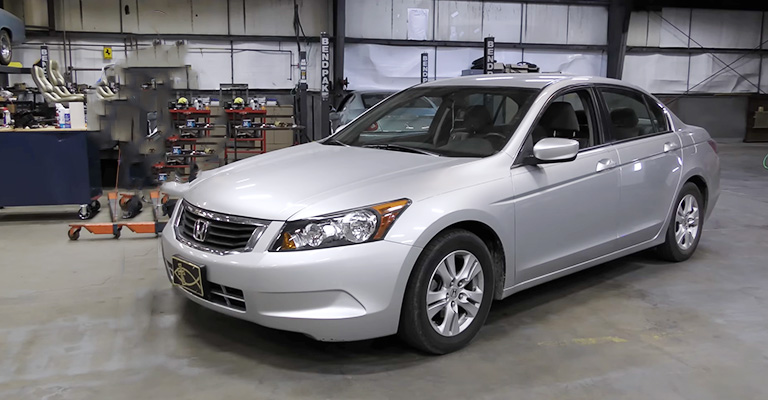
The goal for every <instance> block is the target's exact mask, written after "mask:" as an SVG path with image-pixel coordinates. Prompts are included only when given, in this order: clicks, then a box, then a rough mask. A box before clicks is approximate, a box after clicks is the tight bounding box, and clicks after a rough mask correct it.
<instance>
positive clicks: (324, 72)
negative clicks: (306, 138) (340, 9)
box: [305, 32, 331, 139]
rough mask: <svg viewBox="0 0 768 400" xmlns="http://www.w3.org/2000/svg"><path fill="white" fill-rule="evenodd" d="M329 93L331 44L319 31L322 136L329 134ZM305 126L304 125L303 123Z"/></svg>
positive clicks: (326, 36) (323, 33)
mask: <svg viewBox="0 0 768 400" xmlns="http://www.w3.org/2000/svg"><path fill="white" fill-rule="evenodd" d="M330 95H331V44H330V40H329V39H328V33H327V32H321V33H320V100H321V102H320V132H319V135H317V134H316V135H314V136H315V137H317V136H320V137H319V138H318V139H320V138H324V137H326V136H329V135H330V134H331V120H330V116H329V114H330V112H331V107H330V103H329V99H330ZM305 126H306V125H305Z"/></svg>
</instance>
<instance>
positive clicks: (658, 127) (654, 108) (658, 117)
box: [645, 96, 670, 133]
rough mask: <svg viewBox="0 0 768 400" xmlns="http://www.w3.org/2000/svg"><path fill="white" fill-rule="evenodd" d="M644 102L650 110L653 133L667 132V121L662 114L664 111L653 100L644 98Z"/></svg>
mask: <svg viewBox="0 0 768 400" xmlns="http://www.w3.org/2000/svg"><path fill="white" fill-rule="evenodd" d="M645 101H646V102H647V103H648V108H649V109H650V110H651V122H652V123H653V125H654V128H655V130H654V133H659V132H669V130H670V129H669V121H668V120H667V116H666V115H665V114H664V109H663V108H661V105H660V104H659V103H658V102H657V101H656V100H654V99H652V98H650V97H648V96H645Z"/></svg>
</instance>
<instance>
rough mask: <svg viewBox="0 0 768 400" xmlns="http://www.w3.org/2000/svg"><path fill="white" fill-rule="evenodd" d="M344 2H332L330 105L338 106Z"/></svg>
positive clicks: (340, 95)
mask: <svg viewBox="0 0 768 400" xmlns="http://www.w3.org/2000/svg"><path fill="white" fill-rule="evenodd" d="M346 14H347V2H346V0H333V85H332V86H333V97H332V99H331V104H332V105H333V106H338V105H339V102H341V99H343V98H344V42H345V41H346V38H347V33H346Z"/></svg>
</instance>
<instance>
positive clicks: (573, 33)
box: [568, 6, 608, 45]
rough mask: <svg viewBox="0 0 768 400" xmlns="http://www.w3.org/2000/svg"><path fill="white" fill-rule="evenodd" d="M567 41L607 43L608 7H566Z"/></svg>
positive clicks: (573, 42) (570, 42)
mask: <svg viewBox="0 0 768 400" xmlns="http://www.w3.org/2000/svg"><path fill="white" fill-rule="evenodd" d="M568 43H569V44H597V45H604V44H607V43H608V9H607V8H606V7H591V6H570V7H569V8H568Z"/></svg>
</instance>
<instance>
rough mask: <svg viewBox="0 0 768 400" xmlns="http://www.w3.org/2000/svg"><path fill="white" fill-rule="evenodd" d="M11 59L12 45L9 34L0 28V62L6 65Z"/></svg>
mask: <svg viewBox="0 0 768 400" xmlns="http://www.w3.org/2000/svg"><path fill="white" fill-rule="evenodd" d="M11 59H13V47H12V45H11V36H10V35H9V34H8V31H7V30H5V29H3V30H0V64H2V65H8V64H10V63H11Z"/></svg>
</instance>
